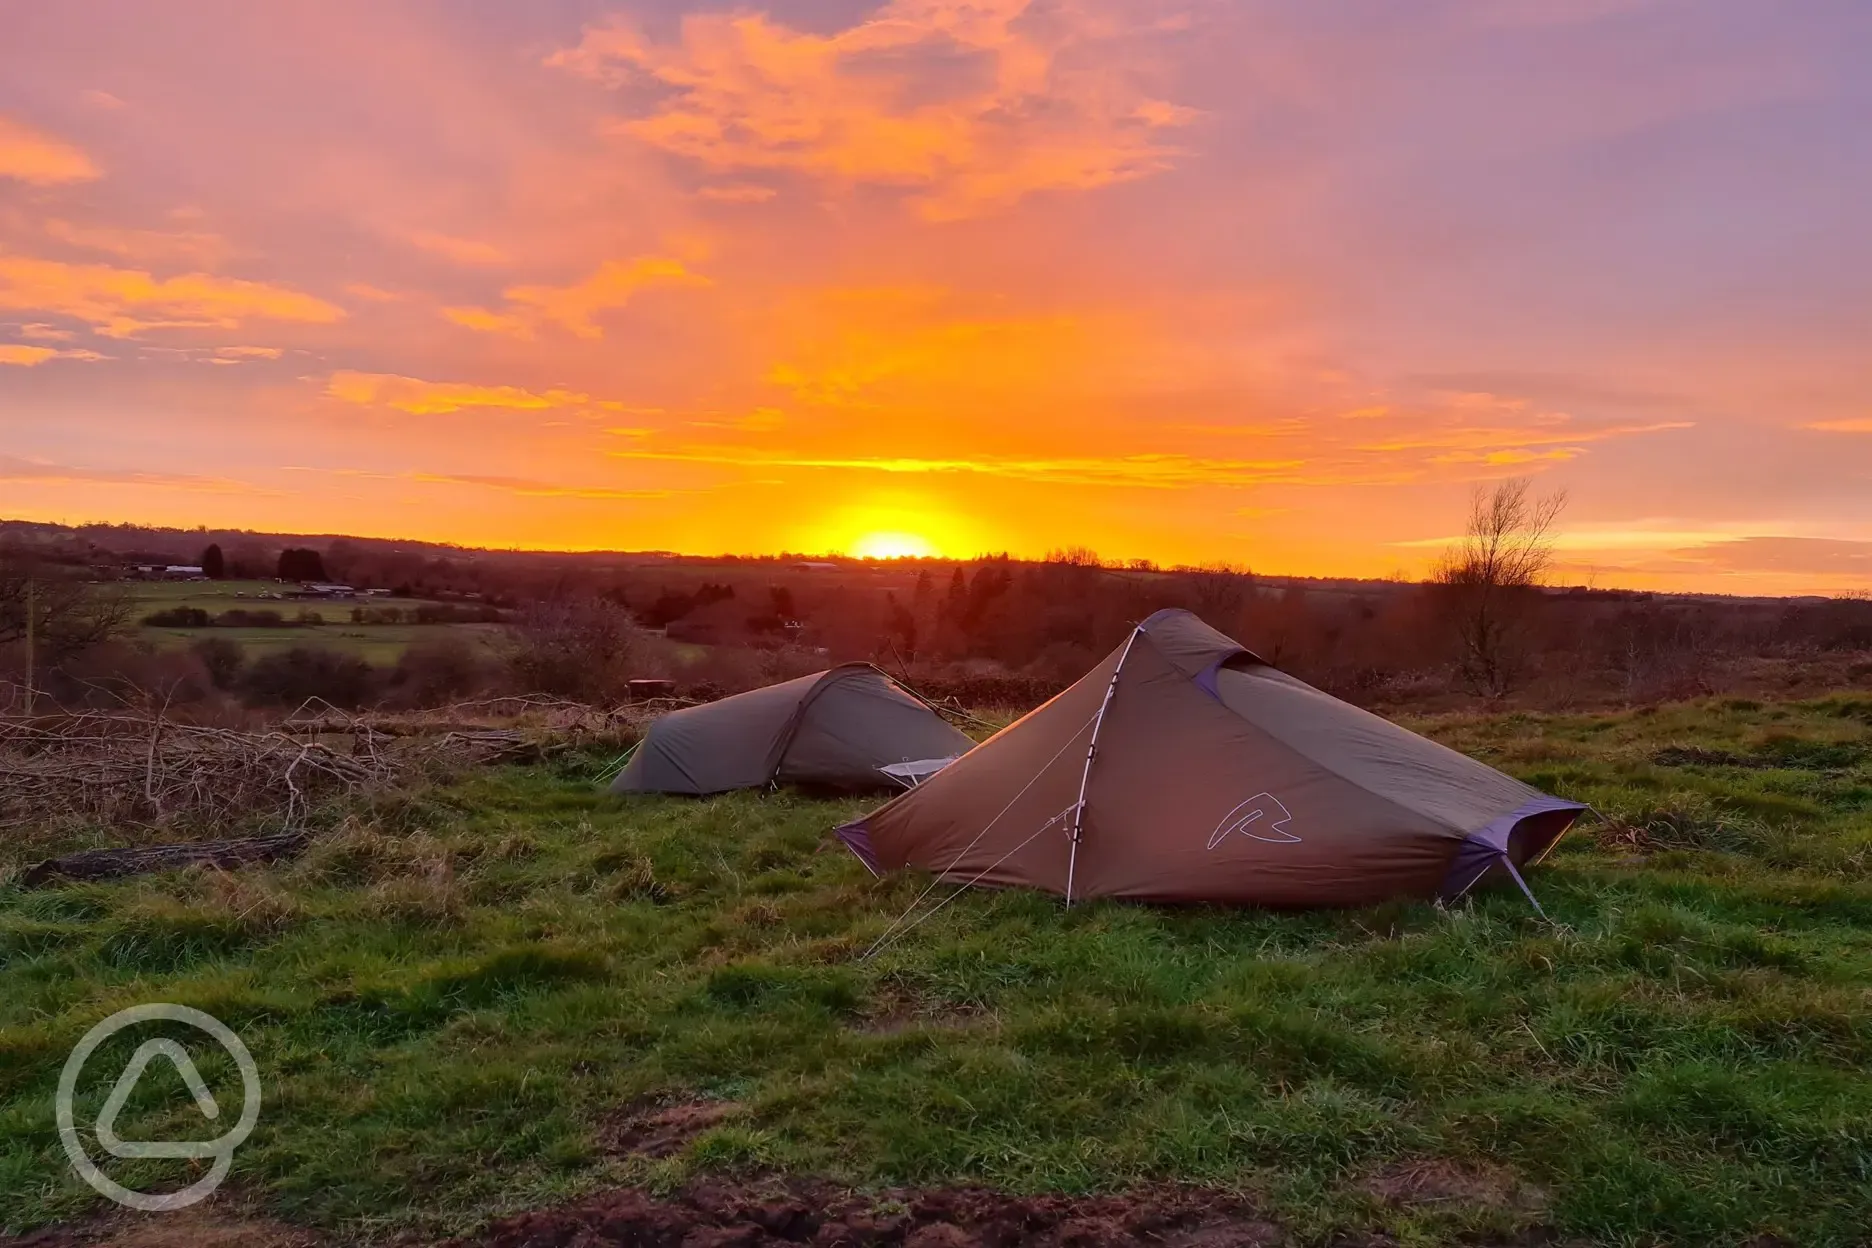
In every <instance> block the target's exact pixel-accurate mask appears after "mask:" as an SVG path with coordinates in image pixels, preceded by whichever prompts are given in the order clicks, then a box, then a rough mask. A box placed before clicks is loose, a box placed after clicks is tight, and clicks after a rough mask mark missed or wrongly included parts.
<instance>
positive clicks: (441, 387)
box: [325, 370, 623, 416]
mask: <svg viewBox="0 0 1872 1248" xmlns="http://www.w3.org/2000/svg"><path fill="white" fill-rule="evenodd" d="M325 393H326V394H328V395H330V396H331V397H332V398H334V399H342V400H343V401H344V402H346V403H356V404H359V405H361V406H366V407H376V406H381V407H389V408H394V409H395V410H397V411H399V412H408V413H410V414H411V415H415V416H438V415H445V414H447V413H449V412H460V411H465V410H468V409H470V408H500V409H507V410H512V411H549V410H552V409H555V408H568V409H578V408H603V409H605V410H607V411H622V410H623V404H621V403H616V402H612V401H609V400H605V399H594V398H593V397H592V396H591V395H589V394H579V393H576V392H574V391H571V390H559V389H553V390H544V391H533V390H526V389H523V388H521V387H519V386H483V385H477V384H475V383H473V382H466V381H424V380H423V379H422V378H420V377H403V376H399V375H398V374H395V373H359V372H351V371H349V370H343V371H339V372H336V373H333V374H332V375H331V376H330V377H329V378H327V379H326V382H325Z"/></svg>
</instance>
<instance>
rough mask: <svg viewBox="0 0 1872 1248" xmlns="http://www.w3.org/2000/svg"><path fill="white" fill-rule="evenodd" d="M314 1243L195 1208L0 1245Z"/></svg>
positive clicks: (286, 1247)
mask: <svg viewBox="0 0 1872 1248" xmlns="http://www.w3.org/2000/svg"><path fill="white" fill-rule="evenodd" d="M319 1243H320V1241H319V1239H318V1238H317V1237H316V1236H314V1235H312V1234H311V1233H310V1232H307V1231H302V1230H299V1229H297V1228H295V1227H290V1226H285V1225H282V1224H281V1223H278V1222H269V1221H267V1220H265V1219H263V1218H242V1217H240V1216H238V1215H235V1214H229V1213H211V1212H209V1211H208V1210H207V1209H205V1208H204V1207H202V1206H199V1205H198V1206H196V1207H195V1208H193V1209H183V1210H178V1211H176V1212H174V1213H129V1212H113V1213H109V1214H104V1215H101V1216H99V1217H95V1218H87V1219H85V1220H83V1221H81V1222H73V1223H67V1224H65V1225H62V1226H52V1227H47V1228H45V1229H44V1230H40V1231H34V1232H32V1233H31V1234H29V1235H23V1236H20V1237H18V1238H15V1239H0V1248H318V1245H319Z"/></svg>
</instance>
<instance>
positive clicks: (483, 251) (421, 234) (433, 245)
mask: <svg viewBox="0 0 1872 1248" xmlns="http://www.w3.org/2000/svg"><path fill="white" fill-rule="evenodd" d="M405 237H407V238H408V239H409V241H410V242H411V243H413V244H414V245H415V246H417V247H420V248H421V249H422V250H424V251H426V252H429V253H430V254H431V255H436V256H441V257H443V258H444V259H447V260H453V261H454V262H455V263H456V264H467V265H496V264H506V263H508V255H507V253H506V252H504V251H502V250H501V249H500V248H498V247H496V246H494V244H492V243H484V242H482V241H481V240H479V239H474V238H457V237H456V236H455V235H453V234H440V233H437V232H436V231H434V230H413V231H411V232H410V233H409V234H408V235H406V236H405Z"/></svg>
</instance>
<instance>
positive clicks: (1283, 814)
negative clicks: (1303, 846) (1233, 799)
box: [1209, 793, 1300, 849]
mask: <svg viewBox="0 0 1872 1248" xmlns="http://www.w3.org/2000/svg"><path fill="white" fill-rule="evenodd" d="M1262 819H1266V820H1267V823H1266V825H1265V826H1263V827H1262V828H1260V829H1259V830H1256V829H1255V828H1254V827H1253V825H1254V824H1255V823H1258V822H1260V821H1261V820H1262ZM1292 820H1293V816H1292V815H1291V814H1289V813H1288V811H1287V808H1286V807H1285V806H1283V805H1281V800H1280V799H1279V798H1278V797H1275V796H1274V795H1273V794H1272V793H1257V794H1255V795H1254V796H1253V797H1251V798H1249V799H1248V800H1247V801H1245V802H1242V803H1241V804H1240V805H1238V806H1236V807H1235V809H1233V810H1231V811H1229V812H1228V814H1226V815H1223V816H1222V822H1220V823H1218V824H1216V827H1215V831H1214V832H1211V833H1210V834H1209V848H1210V849H1214V848H1215V847H1216V846H1218V845H1220V844H1221V843H1222V842H1223V841H1225V840H1227V839H1228V835H1229V833H1231V832H1239V833H1241V834H1242V835H1243V836H1245V837H1248V838H1249V839H1251V840H1256V841H1266V842H1267V843H1269V844H1270V845H1297V844H1299V843H1300V838H1299V837H1297V836H1295V835H1294V834H1293V833H1291V832H1289V831H1288V830H1287V825H1288V823H1290V822H1291V821H1292Z"/></svg>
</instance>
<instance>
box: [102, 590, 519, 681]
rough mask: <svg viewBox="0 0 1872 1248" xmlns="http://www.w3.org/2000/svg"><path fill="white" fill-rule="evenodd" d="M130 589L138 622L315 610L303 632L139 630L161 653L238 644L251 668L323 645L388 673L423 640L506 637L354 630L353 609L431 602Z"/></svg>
mask: <svg viewBox="0 0 1872 1248" xmlns="http://www.w3.org/2000/svg"><path fill="white" fill-rule="evenodd" d="M125 588H126V589H127V590H128V592H129V594H130V596H131V598H132V599H133V600H134V601H135V604H136V605H135V609H134V611H133V612H132V615H133V618H134V619H136V620H141V619H142V618H143V617H144V616H146V615H150V614H153V613H155V612H157V611H167V610H171V609H174V608H177V607H195V608H198V609H200V610H203V611H206V612H208V613H209V614H210V615H219V614H220V613H221V612H223V611H232V610H244V611H277V612H279V614H280V615H281V616H283V617H284V618H286V619H288V620H291V619H293V618H294V617H295V616H297V615H298V614H299V613H300V612H302V611H312V612H315V613H317V614H318V615H319V616H320V617H321V618H322V619H323V620H324V621H325V622H324V623H323V624H320V625H317V626H315V627H305V628H220V627H212V628H151V627H149V626H147V625H145V626H142V627H139V628H138V629H137V636H139V637H140V638H142V639H143V640H145V641H147V642H149V643H150V644H151V645H153V646H155V647H156V648H157V649H160V650H172V649H180V648H181V647H184V646H187V645H189V644H190V643H192V642H194V641H196V640H198V639H200V638H203V637H223V638H226V639H227V640H229V641H237V642H239V643H240V644H241V647H242V648H243V649H245V650H246V652H247V658H248V660H249V661H252V660H253V659H257V658H259V657H260V656H262V655H265V654H270V653H273V652H274V651H278V650H290V649H292V648H293V647H295V646H318V647H320V648H322V649H328V650H338V651H342V652H344V653H346V654H354V655H356V656H358V657H359V658H361V659H363V660H365V661H366V662H368V663H372V664H375V665H378V666H385V667H388V666H394V665H395V664H396V662H397V660H398V659H400V658H402V657H403V654H404V652H405V651H406V650H408V649H409V648H410V647H411V646H412V645H415V644H416V643H417V642H420V641H430V640H436V639H439V638H442V637H451V636H452V637H461V638H465V639H467V640H468V641H470V642H471V643H481V644H487V643H491V642H492V641H493V639H494V638H495V637H497V636H498V635H499V633H500V632H501V626H500V625H498V624H353V623H352V622H351V611H352V609H353V608H355V607H360V606H361V607H363V608H364V609H366V610H377V609H382V608H393V609H396V610H411V609H413V608H416V607H420V606H424V605H431V604H429V603H428V601H427V600H426V599H416V598H369V599H362V600H359V601H357V602H351V601H348V600H347V601H343V602H321V601H319V600H317V599H302V598H268V597H262V596H261V595H263V594H277V593H279V592H281V591H282V590H283V589H285V588H286V587H285V586H283V585H281V584H280V583H279V582H278V581H132V582H127V583H126V585H125ZM237 595H244V596H237Z"/></svg>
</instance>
